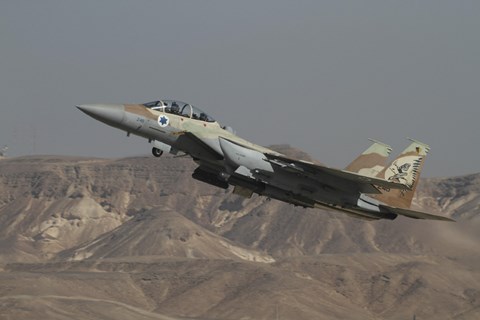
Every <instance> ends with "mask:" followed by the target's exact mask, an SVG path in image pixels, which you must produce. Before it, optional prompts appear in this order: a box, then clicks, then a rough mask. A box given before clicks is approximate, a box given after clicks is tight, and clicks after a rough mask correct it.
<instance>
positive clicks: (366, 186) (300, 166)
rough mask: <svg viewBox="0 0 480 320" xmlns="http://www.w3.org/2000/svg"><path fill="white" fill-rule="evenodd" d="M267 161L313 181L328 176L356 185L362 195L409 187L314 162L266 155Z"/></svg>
mask: <svg viewBox="0 0 480 320" xmlns="http://www.w3.org/2000/svg"><path fill="white" fill-rule="evenodd" d="M265 156H266V158H267V161H268V162H270V163H272V164H274V165H277V166H279V167H281V168H282V169H284V170H287V171H290V172H296V173H301V174H303V175H305V176H308V177H310V178H312V179H316V178H318V176H319V175H323V176H325V175H327V176H330V177H332V178H333V179H337V181H338V179H340V180H343V182H347V183H350V184H354V185H355V186H356V187H357V189H358V190H359V191H360V192H362V193H380V192H379V191H378V189H377V188H376V187H375V186H378V187H382V188H386V189H408V187H407V186H405V185H403V184H401V183H396V182H391V181H388V180H385V179H381V178H376V177H368V176H364V175H361V174H357V173H354V172H349V171H345V170H340V169H335V168H330V167H326V166H323V165H318V164H314V163H312V162H308V161H303V160H295V159H290V158H287V157H283V156H278V155H273V154H265Z"/></svg>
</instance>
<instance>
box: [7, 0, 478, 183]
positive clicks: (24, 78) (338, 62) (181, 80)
mask: <svg viewBox="0 0 480 320" xmlns="http://www.w3.org/2000/svg"><path fill="white" fill-rule="evenodd" d="M479 17H480V2H479V1H439V0H436V1H358V0H354V1H338V0H337V1H153V0H152V1H138V0H135V1H133V0H132V1H119V0H111V1H107V0H102V1H98V0H95V1H90V0H82V1H65V0H62V1H60V0H58V1H22V0H12V1H1V2H0V99H1V100H0V112H1V113H0V146H1V145H3V144H8V145H9V146H10V150H9V154H10V156H16V155H25V154H32V153H41V154H66V155H86V156H101V157H122V156H130V155H141V154H145V155H148V154H149V153H150V147H149V145H148V144H147V142H146V141H145V140H143V139H140V138H137V137H130V138H126V137H125V136H124V134H123V133H122V132H120V131H118V130H117V129H113V128H109V127H107V126H105V125H103V124H101V123H99V122H97V121H95V120H93V119H91V118H89V117H87V116H86V115H84V114H82V113H81V112H80V111H78V110H76V109H75V108H74V105H75V104H86V103H106V102H111V103H121V102H130V103H133V102H147V101H150V100H155V99H157V98H175V99H179V100H182V101H187V102H190V103H192V104H193V105H196V106H198V107H200V108H202V109H204V110H205V111H206V112H208V113H209V114H210V115H212V116H213V117H214V118H216V119H217V120H219V121H220V122H221V123H222V124H227V125H230V126H232V127H233V128H234V129H235V130H236V131H237V133H238V134H239V135H240V136H242V137H244V138H247V139H249V140H251V141H253V142H256V143H259V144H262V145H269V144H280V143H288V144H290V145H292V146H294V147H297V148H300V149H302V150H304V151H306V152H308V153H310V154H312V155H313V156H314V157H316V158H317V159H318V160H320V161H322V162H324V163H326V164H328V165H331V166H335V167H343V166H345V165H346V164H347V163H348V162H349V161H350V160H351V159H352V158H354V157H355V156H356V155H357V154H358V153H360V152H361V151H363V149H365V148H366V147H367V146H368V144H369V142H368V141H367V138H369V137H370V138H375V139H379V140H382V141H384V142H386V143H389V144H391V145H392V146H393V147H394V153H396V152H400V151H401V150H402V149H403V148H404V147H405V146H406V145H407V141H406V140H405V139H404V138H405V137H407V136H408V137H412V138H416V139H419V140H421V141H424V142H426V143H429V144H430V145H431V147H432V152H431V154H430V155H429V159H428V160H427V163H426V168H425V175H426V176H452V175H460V174H467V173H473V172H478V171H480V170H479V165H480V161H479V160H480V139H479V138H480V126H479V125H478V122H479V121H480V107H479V103H480V37H479V31H480V19H479Z"/></svg>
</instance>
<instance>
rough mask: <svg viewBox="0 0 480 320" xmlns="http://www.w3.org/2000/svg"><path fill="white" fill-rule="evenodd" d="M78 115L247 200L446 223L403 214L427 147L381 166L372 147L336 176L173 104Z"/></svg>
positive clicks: (385, 151)
mask: <svg viewBox="0 0 480 320" xmlns="http://www.w3.org/2000/svg"><path fill="white" fill-rule="evenodd" d="M77 108H78V109H80V110H81V111H83V112H84V113H86V114H87V115H89V116H91V117H92V118H94V119H96V120H99V121H101V122H103V123H105V124H108V125H110V126H112V127H115V128H118V129H120V130H123V131H125V132H127V136H129V135H130V134H134V135H137V136H140V137H144V138H146V139H147V140H148V141H149V142H150V143H151V145H152V154H153V155H154V156H155V157H160V156H161V155H162V154H163V153H164V152H169V153H171V154H174V155H186V156H190V157H191V158H192V159H193V161H195V162H196V163H197V164H198V167H197V168H196V169H195V170H194V172H193V174H192V177H193V178H194V179H197V180H199V181H202V182H205V183H208V184H211V185H214V186H216V187H220V188H223V189H228V188H229V187H230V186H233V193H235V194H238V195H241V196H243V197H247V198H250V197H251V196H252V195H253V194H258V195H262V196H265V197H268V198H273V199H277V200H280V201H284V202H287V203H290V204H293V205H295V206H302V207H309V208H326V209H330V210H335V211H341V212H344V213H347V214H348V215H351V216H354V217H357V218H362V219H367V220H378V219H390V220H393V219H395V218H396V217H397V216H398V215H402V216H406V217H409V218H414V219H432V220H445V221H453V220H451V219H449V218H446V217H442V216H439V215H433V214H430V213H426V212H419V211H414V210H412V209H410V205H411V202H412V198H413V195H414V192H415V188H416V187H417V183H418V179H419V177H420V172H421V170H422V167H423V164H424V162H425V157H426V155H427V152H428V151H429V147H428V146H427V145H426V144H424V143H421V142H418V141H415V140H412V142H411V144H410V145H409V146H408V147H407V148H406V149H405V150H404V151H403V152H402V153H401V154H400V155H399V156H398V157H397V158H396V159H395V160H394V161H393V162H392V163H390V164H389V165H386V166H385V161H386V159H387V157H388V155H389V153H390V152H391V150H392V149H391V148H390V147H389V146H387V145H385V144H383V143H380V142H377V141H374V143H373V145H372V146H371V147H369V148H368V149H367V150H366V151H365V152H364V153H362V154H361V155H360V156H359V157H358V158H357V159H355V160H354V161H353V162H352V163H351V164H350V165H349V166H347V168H345V169H344V170H341V169H335V168H331V167H327V166H324V165H321V164H317V163H313V162H309V161H305V160H301V159H293V158H291V157H287V156H286V155H284V154H281V153H278V152H276V151H274V150H271V149H269V148H266V147H262V146H259V145H256V144H254V143H252V142H249V141H247V140H245V139H242V138H240V137H239V136H237V135H236V134H235V132H234V131H233V130H232V128H230V127H227V126H221V125H220V124H219V123H218V122H217V121H215V120H214V119H213V118H212V117H211V116H209V115H208V114H207V113H205V112H204V111H202V110H200V109H199V108H197V107H195V106H193V105H191V104H189V103H185V102H181V101H179V100H156V101H152V102H148V103H143V104H89V105H78V106H77Z"/></svg>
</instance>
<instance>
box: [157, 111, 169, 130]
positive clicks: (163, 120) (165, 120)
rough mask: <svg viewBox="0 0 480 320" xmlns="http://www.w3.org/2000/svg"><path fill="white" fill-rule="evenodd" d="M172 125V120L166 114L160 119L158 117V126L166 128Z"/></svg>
mask: <svg viewBox="0 0 480 320" xmlns="http://www.w3.org/2000/svg"><path fill="white" fill-rule="evenodd" d="M169 123H170V119H168V117H167V116H166V115H164V114H162V115H161V116H160V117H158V124H159V125H160V127H166V126H168V124H169Z"/></svg>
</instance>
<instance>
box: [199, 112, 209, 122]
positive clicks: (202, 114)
mask: <svg viewBox="0 0 480 320" xmlns="http://www.w3.org/2000/svg"><path fill="white" fill-rule="evenodd" d="M207 118H208V117H207V115H206V114H205V113H203V112H202V113H200V120H202V121H207Z"/></svg>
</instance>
